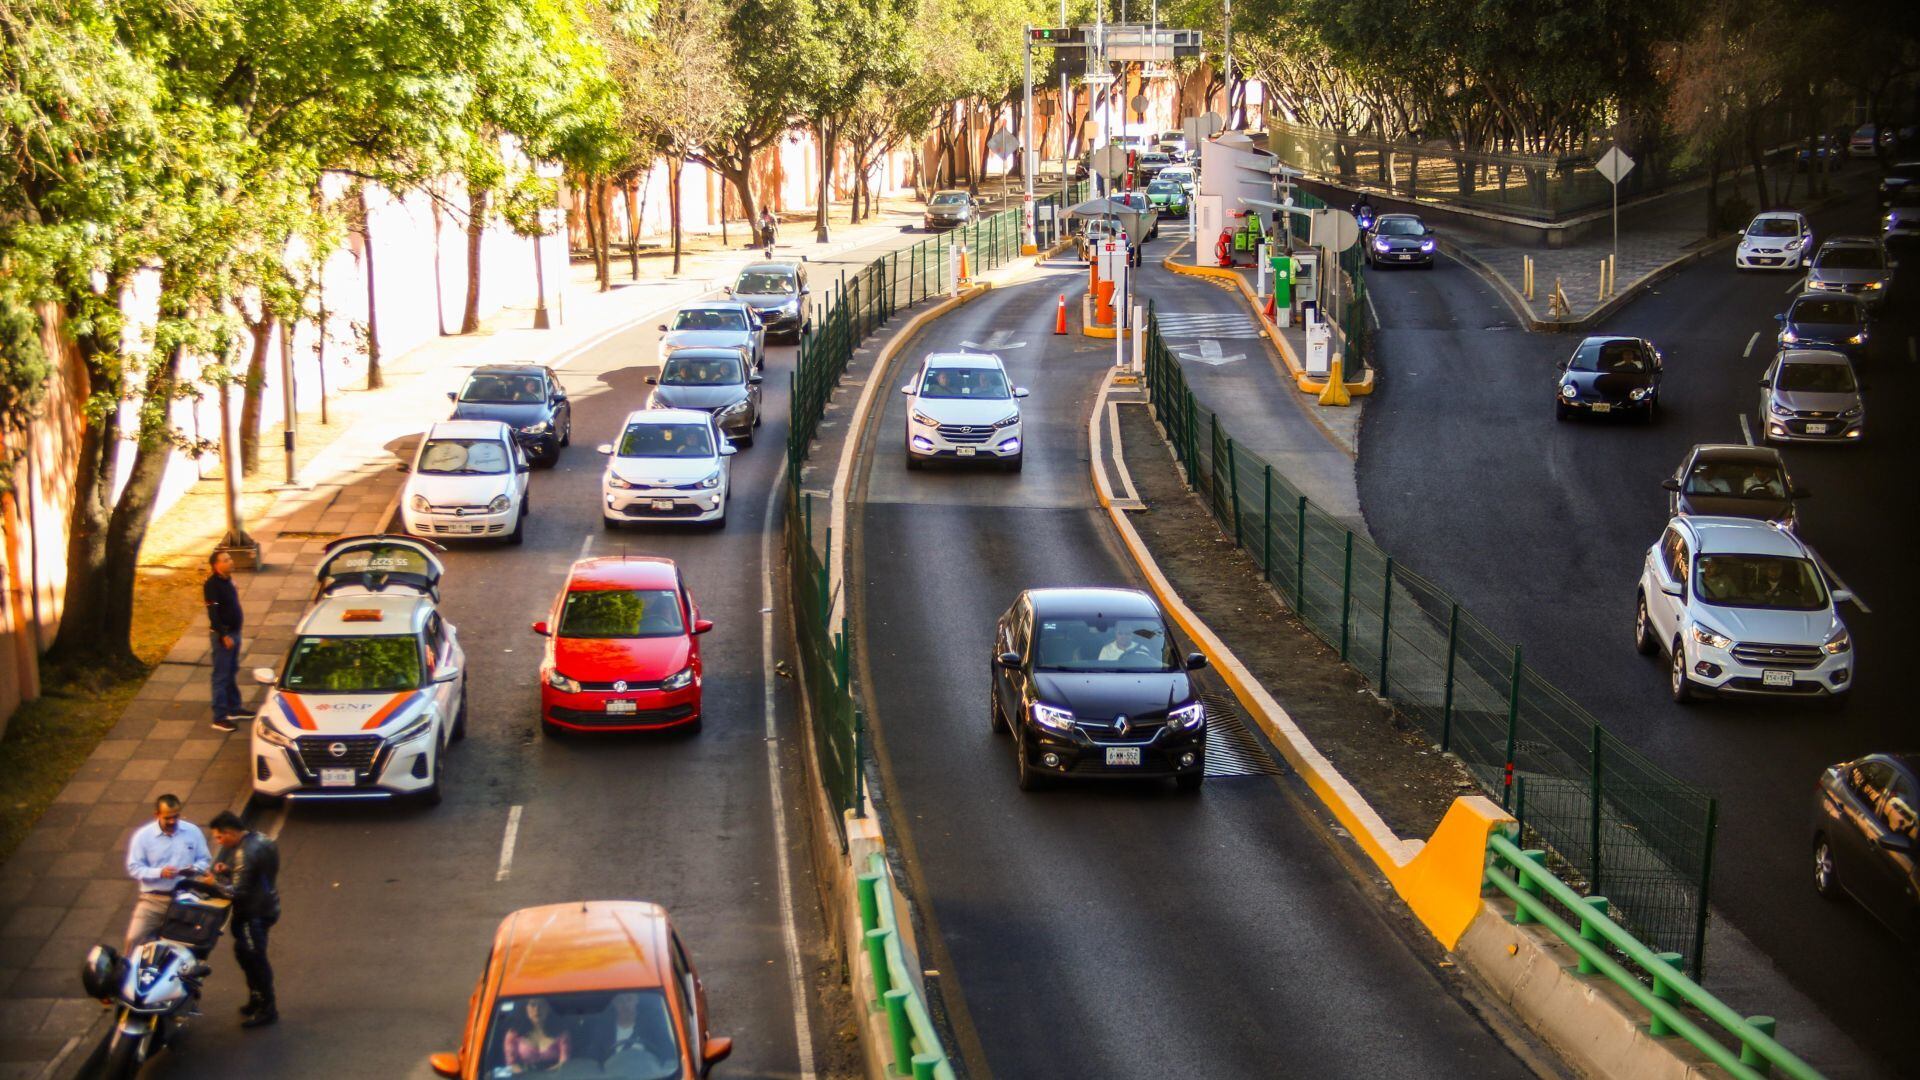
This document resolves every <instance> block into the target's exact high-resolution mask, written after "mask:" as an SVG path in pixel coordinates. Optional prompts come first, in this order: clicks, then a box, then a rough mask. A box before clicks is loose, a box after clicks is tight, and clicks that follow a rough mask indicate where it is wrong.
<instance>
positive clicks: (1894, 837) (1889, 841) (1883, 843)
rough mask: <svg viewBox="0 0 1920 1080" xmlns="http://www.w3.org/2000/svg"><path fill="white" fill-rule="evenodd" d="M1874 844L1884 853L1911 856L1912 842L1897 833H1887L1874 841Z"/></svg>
mask: <svg viewBox="0 0 1920 1080" xmlns="http://www.w3.org/2000/svg"><path fill="white" fill-rule="evenodd" d="M1874 843H1876V844H1879V845H1880V847H1881V849H1882V850H1885V851H1891V852H1894V853H1896V854H1900V855H1911V854H1913V841H1912V840H1911V839H1909V838H1907V837H1905V836H1902V835H1901V834H1899V833H1887V834H1886V835H1885V836H1882V837H1880V839H1878V840H1876V841H1874Z"/></svg>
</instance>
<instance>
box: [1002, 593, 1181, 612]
mask: <svg viewBox="0 0 1920 1080" xmlns="http://www.w3.org/2000/svg"><path fill="white" fill-rule="evenodd" d="M1027 602H1028V603H1030V604H1032V605H1033V613H1034V614H1035V615H1052V616H1061V615H1105V616H1109V617H1111V616H1119V615H1131V616H1135V617H1138V616H1145V615H1152V616H1155V617H1158V616H1159V615H1160V605H1159V604H1156V603H1154V600H1153V597H1151V596H1149V595H1147V594H1146V593H1144V592H1142V591H1140V590H1139V589H1108V588H1056V589H1028V590H1027Z"/></svg>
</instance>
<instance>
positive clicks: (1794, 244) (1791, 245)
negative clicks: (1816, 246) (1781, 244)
mask: <svg viewBox="0 0 1920 1080" xmlns="http://www.w3.org/2000/svg"><path fill="white" fill-rule="evenodd" d="M1805 243H1806V240H1805V239H1804V238H1802V237H1798V236H1796V237H1794V238H1793V239H1791V240H1789V241H1787V250H1788V251H1799V250H1800V247H1801V245H1803V244H1805Z"/></svg>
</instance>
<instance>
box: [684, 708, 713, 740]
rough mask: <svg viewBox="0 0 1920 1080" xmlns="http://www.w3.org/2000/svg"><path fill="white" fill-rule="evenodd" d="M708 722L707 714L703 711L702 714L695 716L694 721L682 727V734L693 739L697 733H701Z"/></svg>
mask: <svg viewBox="0 0 1920 1080" xmlns="http://www.w3.org/2000/svg"><path fill="white" fill-rule="evenodd" d="M706 724H707V715H706V714H705V713H701V714H700V715H698V716H696V717H694V718H693V723H691V724H688V725H687V726H686V727H683V728H681V729H680V734H682V735H684V736H686V737H687V738H689V739H691V738H693V737H694V736H695V735H698V734H700V732H701V731H703V730H704V729H705V728H706Z"/></svg>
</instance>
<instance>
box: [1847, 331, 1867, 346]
mask: <svg viewBox="0 0 1920 1080" xmlns="http://www.w3.org/2000/svg"><path fill="white" fill-rule="evenodd" d="M1866 343H1867V332H1866V331H1865V330H1862V331H1861V332H1859V333H1857V334H1855V335H1853V336H1852V337H1850V338H1848V339H1847V344H1849V345H1865V344H1866Z"/></svg>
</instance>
